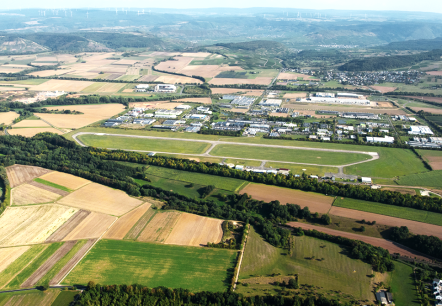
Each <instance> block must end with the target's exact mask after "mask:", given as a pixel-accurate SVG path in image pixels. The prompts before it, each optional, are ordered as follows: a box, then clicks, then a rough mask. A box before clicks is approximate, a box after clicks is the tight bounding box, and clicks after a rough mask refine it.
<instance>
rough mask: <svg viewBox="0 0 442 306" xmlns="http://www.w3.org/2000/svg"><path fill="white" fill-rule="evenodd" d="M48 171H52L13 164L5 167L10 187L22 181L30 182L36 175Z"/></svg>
mask: <svg viewBox="0 0 442 306" xmlns="http://www.w3.org/2000/svg"><path fill="white" fill-rule="evenodd" d="M49 172H52V170H48V169H44V168H40V167H33V166H23V165H14V166H9V167H7V168H6V173H7V174H8V179H9V183H10V184H11V188H14V187H17V186H18V185H20V184H23V183H27V182H30V181H32V180H33V179H35V178H36V177H39V176H42V175H43V174H46V173H49Z"/></svg>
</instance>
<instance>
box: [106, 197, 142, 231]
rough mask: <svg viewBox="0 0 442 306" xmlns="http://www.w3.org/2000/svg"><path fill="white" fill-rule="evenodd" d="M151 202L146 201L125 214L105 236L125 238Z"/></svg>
mask: <svg viewBox="0 0 442 306" xmlns="http://www.w3.org/2000/svg"><path fill="white" fill-rule="evenodd" d="M150 206H151V204H150V203H146V204H143V205H141V206H140V207H138V208H136V209H134V210H133V211H131V212H129V213H128V214H126V215H124V216H123V217H121V218H120V219H118V220H117V222H115V223H114V225H112V227H111V228H110V229H109V230H108V231H107V232H106V234H105V235H104V237H103V238H109V239H123V238H124V237H125V236H126V234H127V233H128V232H129V231H130V229H131V228H132V227H133V226H134V225H135V224H136V223H137V222H138V220H139V219H140V218H141V217H142V216H143V215H144V214H145V213H146V211H147V210H148V209H149V208H150Z"/></svg>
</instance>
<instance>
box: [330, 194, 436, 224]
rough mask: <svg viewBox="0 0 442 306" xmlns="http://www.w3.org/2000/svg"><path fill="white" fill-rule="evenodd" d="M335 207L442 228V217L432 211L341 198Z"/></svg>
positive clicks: (336, 201)
mask: <svg viewBox="0 0 442 306" xmlns="http://www.w3.org/2000/svg"><path fill="white" fill-rule="evenodd" d="M333 206H337V207H343V208H349V209H355V210H361V211H366V212H371V213H374V214H379V215H385V216H390V217H396V218H401V219H407V220H413V221H418V222H423V223H429V224H434V225H440V226H442V218H441V216H442V215H441V214H438V213H434V212H431V211H425V210H418V209H413V208H408V207H400V206H395V205H388V204H382V203H376V202H369V201H363V200H356V199H350V198H344V199H342V198H340V197H337V198H336V200H335V201H334V202H333Z"/></svg>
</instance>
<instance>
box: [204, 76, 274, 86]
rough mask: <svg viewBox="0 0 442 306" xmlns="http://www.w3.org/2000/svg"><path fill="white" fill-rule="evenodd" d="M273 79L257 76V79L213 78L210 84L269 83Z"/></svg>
mask: <svg viewBox="0 0 442 306" xmlns="http://www.w3.org/2000/svg"><path fill="white" fill-rule="evenodd" d="M272 81H273V79H272V78H266V77H257V78H256V79H227V78H226V79H224V78H219V79H216V78H215V79H212V80H210V82H209V84H212V85H235V84H254V85H269V84H270V83H271V82H272Z"/></svg>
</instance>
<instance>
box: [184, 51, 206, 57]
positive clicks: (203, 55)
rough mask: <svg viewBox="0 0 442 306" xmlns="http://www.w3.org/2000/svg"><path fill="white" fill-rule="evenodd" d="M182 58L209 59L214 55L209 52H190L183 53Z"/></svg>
mask: <svg viewBox="0 0 442 306" xmlns="http://www.w3.org/2000/svg"><path fill="white" fill-rule="evenodd" d="M181 55H182V56H187V57H203V58H205V57H208V56H209V55H212V53H208V52H196V53H192V52H188V53H181Z"/></svg>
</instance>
